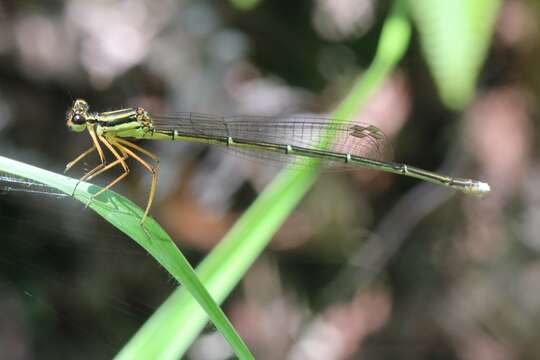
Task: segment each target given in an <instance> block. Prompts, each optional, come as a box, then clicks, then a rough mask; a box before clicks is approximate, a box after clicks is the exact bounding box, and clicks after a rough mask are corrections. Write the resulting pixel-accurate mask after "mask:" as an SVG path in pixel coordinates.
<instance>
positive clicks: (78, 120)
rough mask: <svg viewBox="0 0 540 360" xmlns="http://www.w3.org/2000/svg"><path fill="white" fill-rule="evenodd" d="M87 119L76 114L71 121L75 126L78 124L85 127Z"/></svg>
mask: <svg viewBox="0 0 540 360" xmlns="http://www.w3.org/2000/svg"><path fill="white" fill-rule="evenodd" d="M85 121H86V120H85V119H84V118H83V117H82V116H81V115H79V114H75V115H74V116H73V118H72V119H71V122H73V123H74V124H77V125H83V124H84V123H85Z"/></svg>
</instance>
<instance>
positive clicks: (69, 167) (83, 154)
mask: <svg viewBox="0 0 540 360" xmlns="http://www.w3.org/2000/svg"><path fill="white" fill-rule="evenodd" d="M94 150H96V146H95V145H92V146H91V147H90V149H88V150H86V151H85V152H83V153H82V154H81V155H79V156H77V157H76V158H75V159H73V160H72V161H70V162H69V163H68V164H67V165H66V168H65V169H64V172H67V171H68V170H69V169H71V168H72V167H73V165H75V164H76V163H78V162H79V161H81V160H82V159H84V158H85V157H86V156H87V155H88V154H91V153H92V152H93V151H94Z"/></svg>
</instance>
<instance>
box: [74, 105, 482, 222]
mask: <svg viewBox="0 0 540 360" xmlns="http://www.w3.org/2000/svg"><path fill="white" fill-rule="evenodd" d="M89 110H90V108H89V106H88V103H87V102H86V101H84V100H81V99H78V100H75V102H74V104H73V106H72V108H71V109H69V110H68V112H67V126H68V127H69V128H70V129H71V130H73V131H77V132H82V131H85V130H87V131H88V133H89V134H90V138H91V139H92V146H91V147H90V148H89V149H87V150H86V151H84V152H83V153H82V154H81V155H79V156H78V157H77V158H75V159H74V160H73V161H71V162H70V163H68V164H67V166H66V171H67V170H69V169H70V168H71V167H72V166H73V165H75V164H76V163H77V162H79V161H81V160H82V159H83V158H84V157H86V156H87V155H89V154H91V153H92V152H94V151H97V153H98V156H99V159H100V164H99V165H97V166H96V167H95V168H94V169H92V170H90V171H88V172H87V173H86V174H85V175H84V176H83V177H82V178H81V180H83V181H84V180H90V179H92V178H93V177H95V176H97V175H99V174H101V173H103V172H105V171H107V170H109V169H111V168H113V167H115V166H121V167H122V169H123V172H122V174H121V175H120V176H118V177H117V178H115V179H114V180H113V181H111V182H110V183H109V184H108V185H107V186H105V187H104V188H103V189H101V190H100V191H99V192H97V193H96V194H94V196H93V197H96V196H98V195H99V194H101V193H102V192H104V191H106V190H108V189H110V188H111V187H112V186H114V185H116V184H117V183H118V182H120V181H121V180H122V179H124V178H125V177H126V176H127V175H128V173H129V167H128V166H127V164H126V160H127V159H128V158H130V157H131V158H133V159H135V160H136V161H138V162H139V163H140V164H142V166H144V168H145V169H146V170H147V171H148V172H149V173H150V174H151V175H152V183H151V186H150V194H149V196H148V202H147V205H146V210H145V212H144V215H143V217H142V219H141V223H142V222H144V220H145V219H146V217H147V216H148V213H149V211H150V208H151V206H152V201H153V199H154V196H155V193H156V187H157V179H158V163H159V159H158V157H157V156H156V155H154V154H153V153H151V152H150V151H148V150H146V149H144V148H142V147H140V146H139V145H136V144H134V143H133V142H132V141H130V140H126V138H127V139H151V140H179V141H191V142H200V143H207V144H215V145H221V146H224V147H227V148H229V149H231V150H234V151H236V152H237V153H240V154H244V155H248V156H257V157H259V158H266V159H269V160H275V161H279V162H286V163H292V164H294V167H296V168H298V167H303V166H316V165H315V164H316V161H315V160H313V159H316V160H320V161H322V162H323V165H324V166H336V165H338V166H339V165H341V166H342V167H351V166H360V167H365V168H371V169H376V170H381V171H386V172H390V173H395V174H399V175H405V176H410V177H414V178H417V179H420V180H424V181H429V182H432V183H435V184H439V185H443V186H448V187H452V188H454V189H457V190H460V191H462V192H464V193H466V194H472V195H478V196H483V195H485V194H486V193H488V192H489V190H490V187H489V185H488V184H487V183H484V182H481V181H476V180H471V179H462V178H455V177H450V176H444V175H439V174H437V173H434V172H431V171H427V170H422V169H419V168H416V167H413V166H409V165H405V164H399V163H394V162H389V161H385V160H384V153H385V142H386V137H385V136H384V134H383V133H382V132H381V131H380V130H379V129H378V128H377V127H375V126H373V125H367V124H360V123H346V122H343V121H339V120H336V119H328V118H323V117H316V116H292V117H288V118H287V117H282V116H276V117H272V116H269V117H266V116H234V117H224V116H218V115H207V114H199V113H188V112H186V113H179V114H174V115H154V114H150V113H148V112H147V111H145V110H144V109H143V108H140V107H139V108H126V109H121V110H115V111H108V112H102V113H97V112H90V111H89ZM102 145H103V146H104V147H105V148H106V149H108V150H109V151H110V152H111V153H112V155H113V156H114V158H115V160H114V161H112V162H110V163H107V162H106V158H105V154H104V148H103V147H102ZM141 154H142V155H145V156H147V157H149V158H150V159H152V160H154V162H155V163H154V164H150V163H148V162H147V161H145V160H144V159H143V158H142V157H141Z"/></svg>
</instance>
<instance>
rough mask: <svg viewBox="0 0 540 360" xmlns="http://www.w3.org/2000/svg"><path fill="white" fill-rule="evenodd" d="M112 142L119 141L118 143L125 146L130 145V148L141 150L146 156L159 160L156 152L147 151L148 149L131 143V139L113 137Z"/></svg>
mask: <svg viewBox="0 0 540 360" xmlns="http://www.w3.org/2000/svg"><path fill="white" fill-rule="evenodd" d="M114 142H115V143H120V144H122V145H125V146H128V147H130V148H132V149H135V150H138V151H140V152H142V153H143V154H144V155H146V156H148V157H149V158H151V159H152V160H154V161H157V162H159V158H158V156H157V155H156V154H154V153H151V152H150V151H148V150H146V149H144V148H142V147H140V146H139V145H137V144H134V143H132V142H131V141H127V140H124V139H120V138H116V139H114Z"/></svg>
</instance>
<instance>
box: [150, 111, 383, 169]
mask: <svg viewBox="0 0 540 360" xmlns="http://www.w3.org/2000/svg"><path fill="white" fill-rule="evenodd" d="M151 118H152V120H153V124H154V127H155V129H156V130H158V131H167V132H170V131H178V132H181V133H183V134H187V135H205V136H211V137H220V138H224V137H225V138H226V137H231V138H232V139H236V140H239V139H241V140H243V141H247V142H254V143H257V142H265V143H271V144H279V145H291V146H300V147H304V148H307V149H312V150H323V151H330V152H334V153H340V154H351V155H356V156H362V157H366V158H370V159H376V160H386V159H388V158H389V157H391V147H390V146H389V143H388V141H387V138H386V136H385V135H384V134H383V132H382V131H381V130H379V129H378V128H377V127H375V126H373V125H369V124H364V123H359V122H356V123H351V122H347V123H344V122H340V121H338V120H335V119H331V118H325V117H318V116H312V115H291V116H286V115H285V116H250V115H245V116H233V117H222V116H217V115H207V114H199V113H180V114H176V115H167V116H162V115H151ZM226 149H227V150H228V151H231V152H233V153H235V154H237V155H240V156H242V157H247V158H249V159H264V160H267V161H272V162H278V163H281V164H293V165H295V166H299V167H303V166H305V164H306V163H307V161H306V157H304V156H298V155H294V154H280V153H275V152H271V151H260V150H252V149H249V148H235V147H227V148H226ZM323 166H324V167H326V168H328V169H332V170H339V169H348V168H349V169H350V168H351V167H353V166H351V165H346V164H344V163H342V162H336V161H323Z"/></svg>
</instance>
